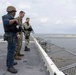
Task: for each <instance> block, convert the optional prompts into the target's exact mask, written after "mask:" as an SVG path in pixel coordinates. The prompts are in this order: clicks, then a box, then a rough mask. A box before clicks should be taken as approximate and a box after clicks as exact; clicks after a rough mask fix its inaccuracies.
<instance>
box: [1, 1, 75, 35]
mask: <svg viewBox="0 0 76 75" xmlns="http://www.w3.org/2000/svg"><path fill="white" fill-rule="evenodd" d="M9 5H13V6H15V7H16V8H17V11H18V12H19V11H20V10H23V11H25V13H26V15H25V17H24V20H23V22H24V21H25V19H26V17H30V18H31V21H30V23H31V25H32V27H33V29H34V31H35V32H36V33H49V34H51V33H65V34H66V33H70V34H75V33H76V0H0V34H3V26H2V25H3V24H2V19H1V16H2V15H4V14H6V13H7V12H6V8H7V6H9ZM18 12H17V14H16V16H18Z"/></svg>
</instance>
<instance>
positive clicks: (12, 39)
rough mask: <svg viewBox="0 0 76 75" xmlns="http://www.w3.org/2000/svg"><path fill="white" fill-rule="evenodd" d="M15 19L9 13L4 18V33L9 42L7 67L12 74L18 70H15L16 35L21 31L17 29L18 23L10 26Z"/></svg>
mask: <svg viewBox="0 0 76 75" xmlns="http://www.w3.org/2000/svg"><path fill="white" fill-rule="evenodd" d="M11 7H12V6H11ZM9 9H10V8H9ZM10 10H11V9H10ZM13 19H14V17H13V16H11V15H10V14H9V13H8V14H6V15H4V16H2V20H3V26H4V31H5V34H4V40H6V41H7V42H8V46H7V61H6V66H7V68H8V69H7V70H8V71H9V72H11V73H17V70H16V69H14V68H13V65H14V52H15V46H16V39H17V36H16V33H17V32H18V31H20V30H21V29H17V27H16V26H17V23H16V22H14V23H13V24H11V25H10V24H9V21H10V20H13Z"/></svg>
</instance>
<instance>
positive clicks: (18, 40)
mask: <svg viewBox="0 0 76 75" xmlns="http://www.w3.org/2000/svg"><path fill="white" fill-rule="evenodd" d="M24 15H25V12H24V11H20V13H19V16H18V17H17V18H16V19H17V20H18V22H19V25H22V19H23V17H24ZM17 36H19V38H18V39H17V42H16V49H15V59H16V60H21V58H20V57H19V56H24V54H21V53H20V51H21V47H22V31H21V32H17Z"/></svg>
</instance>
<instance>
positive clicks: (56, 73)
mask: <svg viewBox="0 0 76 75" xmlns="http://www.w3.org/2000/svg"><path fill="white" fill-rule="evenodd" d="M32 38H33V39H34V41H35V45H36V47H37V48H38V50H39V52H40V54H41V56H42V59H43V61H44V62H45V66H46V67H47V70H48V71H49V73H50V75H65V74H64V73H63V72H62V71H60V70H59V69H58V68H57V67H56V65H55V64H54V63H53V61H52V60H51V58H50V57H49V56H48V55H47V53H46V52H45V50H44V49H43V48H42V47H41V46H40V44H39V43H38V41H37V40H36V38H34V36H32Z"/></svg>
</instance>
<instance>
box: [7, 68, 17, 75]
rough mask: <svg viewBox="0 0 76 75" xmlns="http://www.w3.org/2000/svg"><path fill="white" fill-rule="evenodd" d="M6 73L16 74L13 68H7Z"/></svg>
mask: <svg viewBox="0 0 76 75" xmlns="http://www.w3.org/2000/svg"><path fill="white" fill-rule="evenodd" d="M7 71H8V72H10V73H13V74H15V73H17V72H18V71H17V70H16V69H15V68H14V67H11V68H8V69H7Z"/></svg>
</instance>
